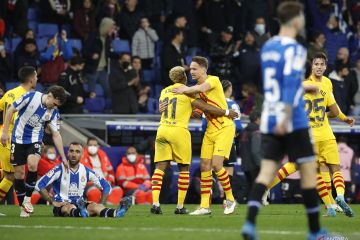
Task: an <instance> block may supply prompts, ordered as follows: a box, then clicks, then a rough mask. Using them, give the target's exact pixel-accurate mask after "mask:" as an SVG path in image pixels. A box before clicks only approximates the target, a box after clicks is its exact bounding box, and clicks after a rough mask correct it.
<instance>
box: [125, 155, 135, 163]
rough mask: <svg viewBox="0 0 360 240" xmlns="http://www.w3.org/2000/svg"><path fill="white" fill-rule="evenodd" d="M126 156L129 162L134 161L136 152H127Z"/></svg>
mask: <svg viewBox="0 0 360 240" xmlns="http://www.w3.org/2000/svg"><path fill="white" fill-rule="evenodd" d="M126 158H127V159H128V160H129V162H130V163H134V162H135V161H136V154H128V155H126Z"/></svg>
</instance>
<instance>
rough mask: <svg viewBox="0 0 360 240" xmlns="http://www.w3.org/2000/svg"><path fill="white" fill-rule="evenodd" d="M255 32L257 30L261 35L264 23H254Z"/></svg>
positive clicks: (263, 30) (263, 31)
mask: <svg viewBox="0 0 360 240" xmlns="http://www.w3.org/2000/svg"><path fill="white" fill-rule="evenodd" d="M255 32H257V33H258V34H259V35H263V34H264V33H265V25H264V24H256V25H255Z"/></svg>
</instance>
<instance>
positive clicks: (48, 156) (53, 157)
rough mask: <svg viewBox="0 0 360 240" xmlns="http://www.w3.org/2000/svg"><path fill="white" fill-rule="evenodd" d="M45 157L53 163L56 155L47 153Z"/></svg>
mask: <svg viewBox="0 0 360 240" xmlns="http://www.w3.org/2000/svg"><path fill="white" fill-rule="evenodd" d="M46 157H47V158H48V159H49V160H51V161H54V160H55V158H56V154H55V153H48V154H47V155H46Z"/></svg>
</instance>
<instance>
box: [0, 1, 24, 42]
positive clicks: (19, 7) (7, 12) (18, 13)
mask: <svg viewBox="0 0 360 240" xmlns="http://www.w3.org/2000/svg"><path fill="white" fill-rule="evenodd" d="M27 8H28V1H27V0H3V1H0V16H1V17H2V18H3V20H4V21H5V23H6V27H7V29H10V27H11V26H12V37H16V36H24V34H25V32H26V29H27V26H28V21H27Z"/></svg>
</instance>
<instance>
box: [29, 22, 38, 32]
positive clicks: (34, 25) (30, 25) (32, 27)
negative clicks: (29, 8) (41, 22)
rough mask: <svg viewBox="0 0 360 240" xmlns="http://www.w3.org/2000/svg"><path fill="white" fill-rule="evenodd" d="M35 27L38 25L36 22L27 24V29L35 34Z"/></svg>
mask: <svg viewBox="0 0 360 240" xmlns="http://www.w3.org/2000/svg"><path fill="white" fill-rule="evenodd" d="M37 25H38V23H37V22H36V21H29V22H28V27H29V28H30V29H31V30H33V31H34V32H36V30H37Z"/></svg>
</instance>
